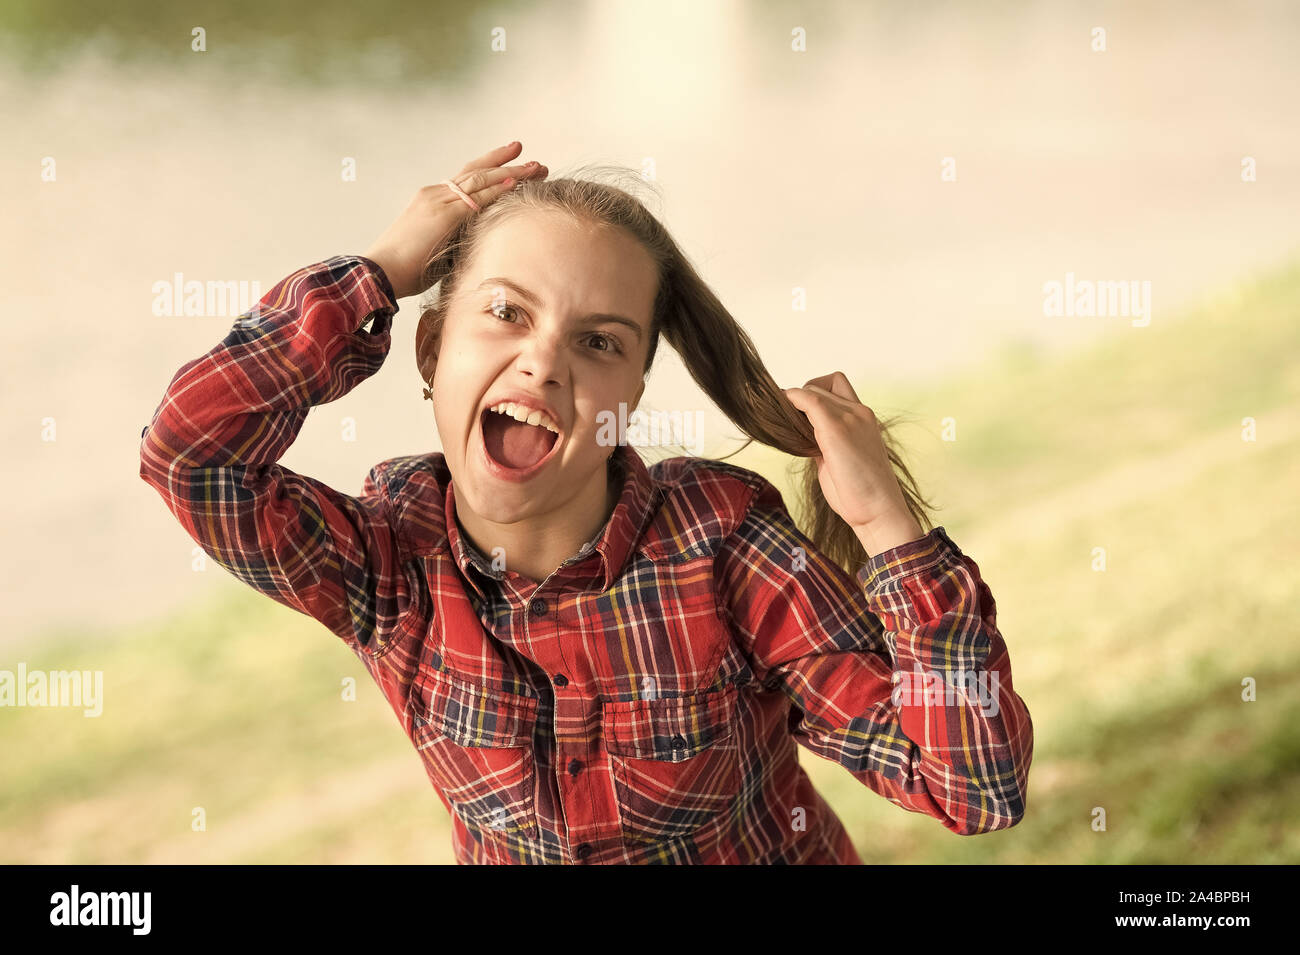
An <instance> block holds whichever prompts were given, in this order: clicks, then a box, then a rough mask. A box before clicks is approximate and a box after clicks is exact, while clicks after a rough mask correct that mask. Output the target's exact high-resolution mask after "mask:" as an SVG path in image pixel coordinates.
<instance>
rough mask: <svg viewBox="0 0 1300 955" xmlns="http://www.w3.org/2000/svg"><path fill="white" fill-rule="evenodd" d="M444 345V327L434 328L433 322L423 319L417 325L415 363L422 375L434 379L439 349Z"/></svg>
mask: <svg viewBox="0 0 1300 955" xmlns="http://www.w3.org/2000/svg"><path fill="white" fill-rule="evenodd" d="M441 347H442V328H441V327H439V328H438V330H437V332H435V331H434V330H433V323H432V322H425V321H421V322H420V323H419V324H418V325H416V327H415V363H416V367H418V368H419V370H420V377H421V378H423V379H424V380H425V381H433V371H434V368H435V367H436V366H437V364H438V351H439V349H440V348H441Z"/></svg>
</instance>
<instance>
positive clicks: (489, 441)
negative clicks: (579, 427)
mask: <svg viewBox="0 0 1300 955" xmlns="http://www.w3.org/2000/svg"><path fill="white" fill-rule="evenodd" d="M534 417H536V416H535V415H534ZM479 425H480V428H479V430H480V432H481V433H482V435H483V448H484V450H485V451H486V452H487V456H488V459H489V460H490V461H491V462H492V463H493V464H495V465H496V466H497V467H498V468H500V469H501V470H502V471H503V472H505V473H507V474H512V475H515V476H520V477H524V476H528V475H530V474H531V473H533V472H535V471H536V470H538V469H539V468H540V467H541V466H542V465H543V464H545V463H546V462H547V461H549V460H550V459H551V457H552V456H553V454H554V453H555V450H556V449H557V448H558V447H559V444H560V435H559V434H558V433H557V432H556V431H552V430H551V429H550V428H547V427H545V426H544V425H542V424H529V423H528V422H527V421H520V420H518V419H516V418H515V417H514V416H513V415H510V414H508V413H506V412H505V411H493V410H492V409H491V408H485V409H483V412H482V414H481V416H480V418H479Z"/></svg>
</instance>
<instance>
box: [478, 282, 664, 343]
mask: <svg viewBox="0 0 1300 955" xmlns="http://www.w3.org/2000/svg"><path fill="white" fill-rule="evenodd" d="M495 285H502V286H505V287H506V288H508V289H510V290H511V291H512V292H514V293H515V294H516V295H519V296H520V297H522V298H526V299H528V301H530V302H532V303H533V304H534V305H540V304H541V299H539V298H538V297H537V296H536V295H534V294H533V293H532V292H530V291H528V289H526V288H524V287H523V286H522V285H519V284H518V283H516V282H512V281H510V279H507V278H502V277H501V276H495V277H493V278H490V279H484V280H483V281H482V283H481V284H480V285H479V287H478V288H477V289H475V291H476V292H481V291H483V290H484V289H486V288H488V287H489V286H495ZM581 321H583V322H584V323H593V324H594V323H598V322H614V323H615V324H618V325H626V326H627V327H628V328H630V329H632V331H634V332H636V340H637V342H638V343H639V342H640V341H641V340H642V338H643V337H644V333H643V332H642V331H641V326H640V325H638V324H637V323H636V322H634V321H632V319H630V318H624V317H623V316H622V315H610V314H608V313H606V312H593V313H592V314H590V315H588V316H586V318H583V319H581Z"/></svg>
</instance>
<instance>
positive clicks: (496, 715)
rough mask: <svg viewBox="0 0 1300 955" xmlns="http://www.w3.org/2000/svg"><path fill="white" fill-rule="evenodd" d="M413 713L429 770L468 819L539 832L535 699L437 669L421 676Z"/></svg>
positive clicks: (505, 830) (416, 736)
mask: <svg viewBox="0 0 1300 955" xmlns="http://www.w3.org/2000/svg"><path fill="white" fill-rule="evenodd" d="M411 716H412V730H411V737H412V740H413V741H414V743H415V747H416V749H418V750H419V751H420V755H421V756H422V757H423V759H424V765H425V770H426V772H428V774H429V777H430V779H432V780H433V783H434V785H435V786H437V787H438V789H439V791H440V792H441V793H442V794H443V796H444V797H445V798H446V799H447V801H448V802H450V803H451V805H452V807H453V809H454V811H455V812H456V813H457V814H458V815H459V816H460V817H461V818H462V819H463V820H464V821H465V822H466V823H467V824H468V825H471V826H475V827H478V828H481V829H486V830H495V831H498V832H501V833H503V834H504V833H513V834H515V835H519V836H522V837H524V838H529V839H531V838H535V837H536V832H537V816H536V811H535V808H534V806H535V803H534V798H535V797H534V791H535V788H536V785H537V778H536V777H537V770H536V762H535V759H534V753H533V729H534V727H535V726H536V723H537V700H535V699H533V698H531V697H526V696H517V695H515V694H513V693H504V692H501V691H497V690H492V689H489V688H487V687H482V686H474V685H472V684H469V683H463V682H461V681H459V680H455V679H453V678H451V677H448V676H447V675H446V674H443V673H437V672H433V673H431V674H430V675H429V676H427V677H425V676H422V677H421V678H420V679H419V681H418V683H417V686H416V689H415V692H414V693H413V694H412V714H411Z"/></svg>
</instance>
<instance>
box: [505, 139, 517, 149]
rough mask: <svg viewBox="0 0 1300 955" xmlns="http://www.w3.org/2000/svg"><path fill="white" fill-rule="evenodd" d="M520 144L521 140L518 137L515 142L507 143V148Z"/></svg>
mask: <svg viewBox="0 0 1300 955" xmlns="http://www.w3.org/2000/svg"><path fill="white" fill-rule="evenodd" d="M518 145H519V140H517V139H516V140H515V141H514V142H513V143H506V148H507V149H509V148H510V147H511V146H518Z"/></svg>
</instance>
